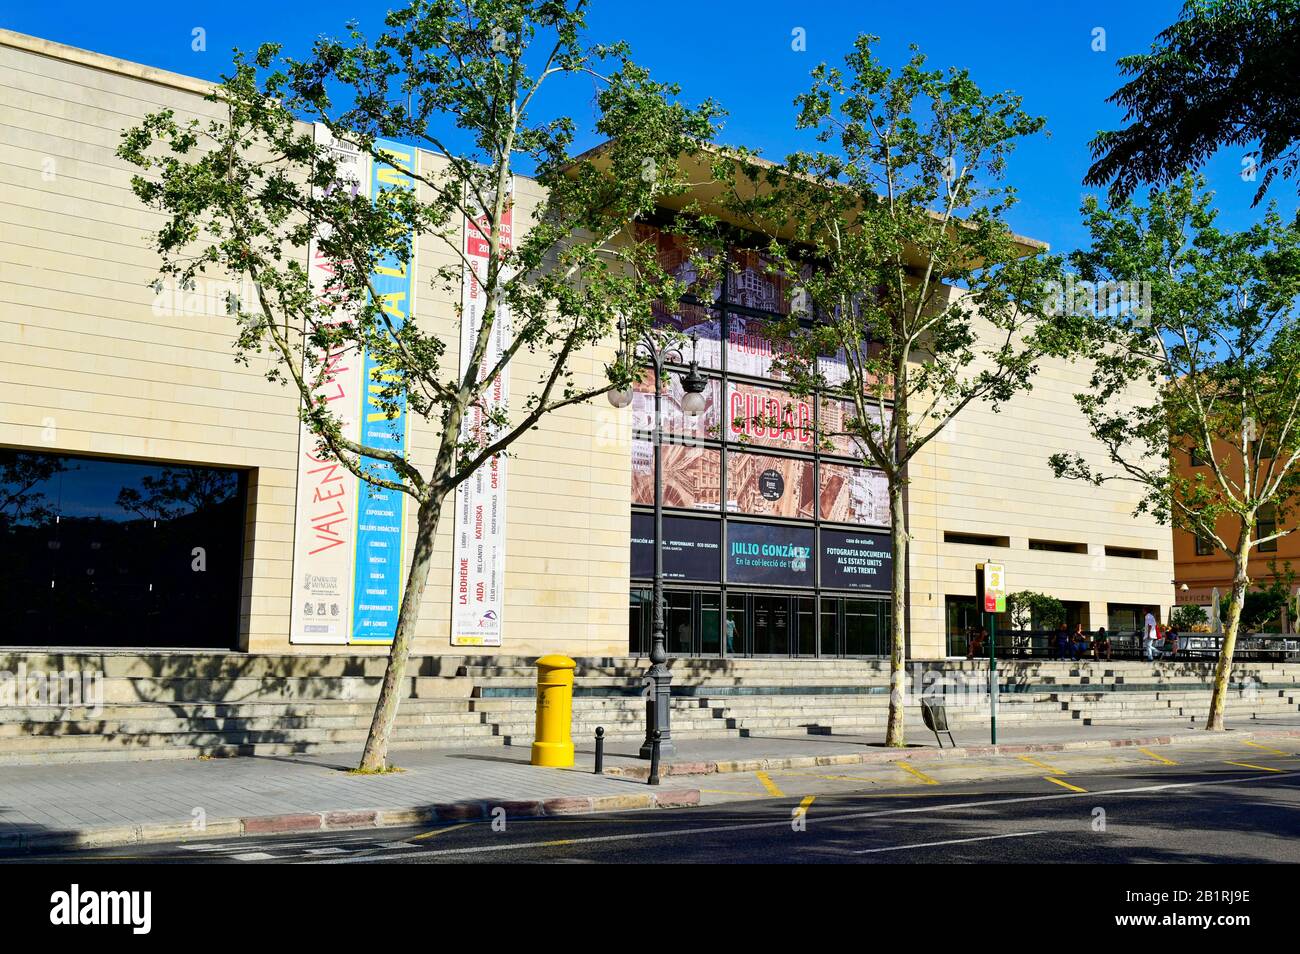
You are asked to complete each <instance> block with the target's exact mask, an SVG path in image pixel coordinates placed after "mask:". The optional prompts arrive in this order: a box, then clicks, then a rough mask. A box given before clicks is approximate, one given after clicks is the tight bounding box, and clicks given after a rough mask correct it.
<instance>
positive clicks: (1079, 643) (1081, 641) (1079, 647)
mask: <svg viewBox="0 0 1300 954" xmlns="http://www.w3.org/2000/svg"><path fill="white" fill-rule="evenodd" d="M1087 656H1088V637H1087V635H1086V634H1085V633H1084V631H1083V624H1082V623H1075V624H1074V658H1075V659H1086V658H1087Z"/></svg>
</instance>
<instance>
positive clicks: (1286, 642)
mask: <svg viewBox="0 0 1300 954" xmlns="http://www.w3.org/2000/svg"><path fill="white" fill-rule="evenodd" d="M1084 636H1085V637H1086V639H1087V648H1086V650H1084V651H1083V652H1082V653H1080V652H1079V651H1077V650H1076V649H1075V648H1074V646H1073V645H1071V646H1069V647H1067V648H1066V649H1065V651H1064V652H1062V650H1061V648H1060V647H1059V646H1058V644H1057V634H1056V633H1055V632H1054V631H1052V632H1048V631H1038V630H1016V629H1000V630H998V633H997V652H998V658H999V659H1102V660H1105V659H1138V660H1141V659H1145V656H1144V654H1143V647H1142V633H1141V632H1140V631H1133V632H1123V633H1110V634H1109V638H1110V653H1109V655H1107V653H1106V651H1105V649H1104V648H1103V647H1099V646H1098V645H1097V633H1096V631H1095V630H1094V631H1092V632H1090V633H1085V634H1084ZM950 642H951V649H950V652H951V653H952V654H953V655H955V656H965V655H966V654H967V649H968V646H967V641H966V637H965V636H962V635H953V636H952V637H951V640H950ZM1222 642H1223V637H1222V636H1215V635H1211V634H1209V633H1179V635H1178V643H1177V646H1176V647H1175V646H1174V645H1173V643H1172V642H1171V641H1170V640H1168V639H1161V640H1158V641H1157V643H1156V647H1155V658H1156V659H1187V660H1196V659H1210V660H1213V659H1217V658H1218V656H1219V647H1220V645H1221V644H1222ZM987 657H988V647H987V645H985V646H984V647H983V650H982V651H981V652H980V653H979V654H978V658H987ZM1232 658H1233V659H1235V660H1241V661H1243V662H1245V661H1262V660H1274V661H1278V662H1294V661H1300V635H1297V634H1295V633H1289V634H1283V633H1250V634H1244V635H1241V636H1238V637H1237V646H1236V650H1235V651H1234V652H1233V657H1232Z"/></svg>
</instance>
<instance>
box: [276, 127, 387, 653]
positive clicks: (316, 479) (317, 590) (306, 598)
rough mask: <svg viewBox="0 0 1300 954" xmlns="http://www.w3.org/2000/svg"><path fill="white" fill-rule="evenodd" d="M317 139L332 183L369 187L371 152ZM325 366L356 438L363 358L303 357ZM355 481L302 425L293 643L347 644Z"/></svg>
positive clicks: (323, 275)
mask: <svg viewBox="0 0 1300 954" xmlns="http://www.w3.org/2000/svg"><path fill="white" fill-rule="evenodd" d="M315 136H316V142H317V143H319V144H322V145H325V146H327V147H328V148H329V149H330V150H331V152H332V153H333V155H334V158H335V160H336V161H337V162H338V173H339V174H338V179H337V180H336V181H335V183H334V185H333V188H336V189H348V190H350V191H351V192H352V193H353V194H357V193H359V192H360V191H361V190H362V189H365V188H368V184H369V181H370V157H369V156H367V155H365V154H363V153H362V152H360V150H357V149H355V148H353V147H351V146H350V145H349V144H348V143H346V142H343V141H342V140H335V139H334V138H333V136H332V135H331V134H330V132H329V131H328V130H327V129H326V128H325V127H324V126H322V125H320V124H317V125H316V127H315ZM325 228H328V226H325ZM319 239H320V237H314V238H313V239H312V241H311V244H310V246H309V249H308V261H307V268H308V274H309V277H310V280H311V289H312V292H313V294H316V295H318V296H323V295H325V294H326V293H327V292H329V291H330V290H331V288H332V282H333V281H334V273H335V269H334V264H333V263H332V262H330V261H329V260H328V259H326V258H325V256H324V253H323V252H322V251H321V249H320V241H319ZM347 317H348V310H347V309H346V308H345V307H341V308H339V309H338V310H337V312H336V313H335V316H334V320H336V321H343V320H344V319H345V318H347ZM322 367H323V368H324V369H325V370H324V374H322V375H321V381H320V388H319V390H318V391H317V394H318V396H319V397H320V398H321V399H323V400H325V401H326V402H328V404H329V407H330V409H331V410H332V412H333V414H334V415H335V417H337V418H338V419H339V420H340V422H341V423H342V431H343V436H344V437H347V438H350V439H352V440H357V439H358V438H359V437H360V433H361V431H360V420H359V418H358V413H357V412H358V407H359V401H360V396H361V391H362V387H361V383H362V369H361V355H359V354H358V353H357V352H356V351H355V350H340V351H337V352H335V353H333V354H329V355H316V356H313V359H312V360H310V361H304V371H306V372H313V371H314V370H316V369H320V368H322ZM359 483H360V481H359V480H357V478H356V476H355V475H353V474H352V473H351V472H350V471H349V470H348V469H347V468H345V467H344V466H343V465H342V464H340V463H339V462H338V461H337V460H334V458H333V457H331V456H329V455H328V454H320V453H318V451H317V439H316V437H315V435H313V434H312V433H311V431H310V430H309V429H308V428H307V426H306V425H305V424H303V425H300V426H299V434H298V480H297V501H296V507H295V509H294V534H293V541H294V543H293V597H292V609H291V612H290V623H289V626H290V629H289V641H290V642H291V643H304V644H318V645H342V644H345V643H347V641H348V638H349V636H350V627H351V623H352V586H353V582H352V581H353V574H352V559H353V553H354V544H355V537H356V514H357V492H358V484H359Z"/></svg>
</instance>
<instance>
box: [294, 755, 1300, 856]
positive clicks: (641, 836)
mask: <svg viewBox="0 0 1300 954" xmlns="http://www.w3.org/2000/svg"><path fill="white" fill-rule="evenodd" d="M1297 777H1300V772H1286V773H1284V774H1280V775H1253V776H1246V777H1245V778H1241V777H1235V778H1225V779H1207V780H1206V781H1203V782H1168V783H1165V784H1162V785H1143V786H1139V787H1136V788H1116V789H1110V790H1102V791H1095V792H1062V793H1061V794H1059V795H1025V796H1020V797H1016V798H990V799H985V800H983V801H978V802H960V803H956V804H951V805H935V804H929V805H921V806H917V807H915V808H887V809H882V810H880V811H874V812H846V813H844V814H840V815H819V816H818V818H817V821H816V822H814V824H818V823H822V822H827V821H854V820H857V819H862V818H883V817H886V816H889V815H923V814H930V813H933V812H951V811H960V810H962V809H966V808H988V807H990V806H996V805H1016V804H1022V803H1027V802H1059V801H1062V800H1064V799H1070V798H1098V797H1100V796H1103V795H1140V794H1143V793H1146V792H1167V791H1171V790H1173V789H1179V788H1200V787H1207V786H1211V785H1246V784H1249V783H1250V782H1258V781H1261V780H1266V781H1269V782H1277V781H1281V780H1282V779H1284V778H1297ZM574 820H577V818H576V816H575V818H574ZM789 826H790V819H789V818H782V819H780V820H779V821H765V822H745V823H743V824H736V825H709V826H707V827H704V828H673V829H669V830H667V831H639V832H632V833H629V834H626V835H590V836H588V837H585V838H564V839H547V840H545V841H521V842H518V843H516V844H502V845H476V846H473V847H468V848H437V849H433V850H429V851H422V852H421V854H425V855H435V856H442V855H473V854H485V853H487V852H497V851H523V850H526V849H529V848H547V847H554V846H555V843H556V842H557V841H561V842H563V844H564V845H565V846H566V847H568V846H570V845H594V844H602V843H605V844H607V843H609V842H618V841H650V840H651V839H662V838H680V837H682V836H689V835H711V834H719V833H722V832H731V831H757V830H761V829H763V828H788V827H789ZM372 860H373V858H371V857H358V858H332V859H327V860H325V861H319V862H315V863H316V864H322V865H346V864H360V863H368V862H370V861H372Z"/></svg>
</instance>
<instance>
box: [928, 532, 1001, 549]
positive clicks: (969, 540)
mask: <svg viewBox="0 0 1300 954" xmlns="http://www.w3.org/2000/svg"><path fill="white" fill-rule="evenodd" d="M943 542H944V543H961V544H965V545H966V546H971V547H1009V546H1011V538H1010V537H994V536H986V535H984V534H979V533H953V532H950V531H948V530H945V531H944V532H943Z"/></svg>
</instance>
